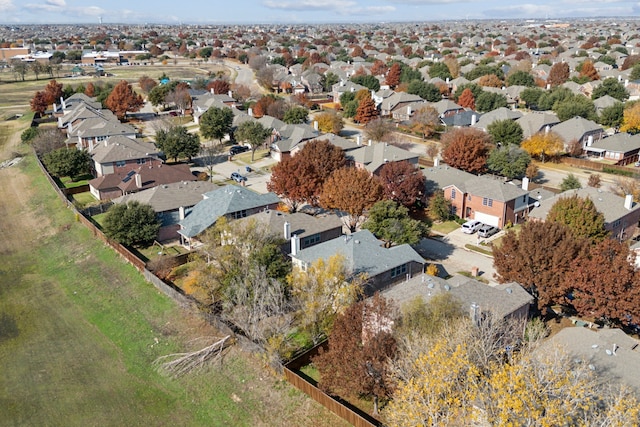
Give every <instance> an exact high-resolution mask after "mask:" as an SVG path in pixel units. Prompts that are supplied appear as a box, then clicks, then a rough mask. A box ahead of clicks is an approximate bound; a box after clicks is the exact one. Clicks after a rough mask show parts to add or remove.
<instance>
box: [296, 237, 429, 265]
mask: <svg viewBox="0 0 640 427" xmlns="http://www.w3.org/2000/svg"><path fill="white" fill-rule="evenodd" d="M335 254H341V255H342V256H344V258H345V263H346V267H347V269H348V270H349V271H350V272H351V273H352V274H359V273H366V274H367V275H368V276H369V277H374V276H377V275H378V274H380V273H383V272H385V271H388V270H390V269H392V268H394V267H397V266H400V265H403V264H406V263H407V262H410V261H414V262H417V263H420V264H424V260H423V259H422V257H421V256H420V255H419V254H418V253H417V252H416V251H415V250H414V249H413V248H412V247H411V246H409V245H407V244H404V245H398V246H393V247H391V248H385V247H384V244H383V242H381V241H380V240H378V239H376V238H375V236H374V235H373V234H372V233H371V232H370V231H369V230H360V231H357V232H355V233H353V234H351V235H345V236H344V237H339V238H337V239H332V240H329V241H326V242H324V243H319V244H317V245H314V246H311V247H309V248H305V249H302V250H300V251H299V252H298V253H297V255H295V256H293V257H294V258H296V259H299V260H300V261H302V262H305V263H307V264H311V263H313V262H315V261H316V260H318V259H324V260H327V259H329V258H330V257H331V256H333V255H335ZM413 273H418V272H413Z"/></svg>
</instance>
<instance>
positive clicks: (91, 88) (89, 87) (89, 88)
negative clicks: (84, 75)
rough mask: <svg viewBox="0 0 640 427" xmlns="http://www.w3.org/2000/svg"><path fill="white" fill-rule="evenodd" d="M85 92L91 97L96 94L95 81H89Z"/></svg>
mask: <svg viewBox="0 0 640 427" xmlns="http://www.w3.org/2000/svg"><path fill="white" fill-rule="evenodd" d="M154 83H155V82H154ZM84 94H85V95H87V96H88V97H90V98H93V97H94V96H96V87H95V86H94V85H93V83H91V82H89V83H87V86H86V87H85V88H84Z"/></svg>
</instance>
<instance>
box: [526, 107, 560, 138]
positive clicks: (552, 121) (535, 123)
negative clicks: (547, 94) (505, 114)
mask: <svg viewBox="0 0 640 427" xmlns="http://www.w3.org/2000/svg"><path fill="white" fill-rule="evenodd" d="M516 123H518V124H519V125H520V127H521V128H522V137H523V138H524V139H527V138H529V137H531V136H532V135H535V134H536V133H538V132H540V131H541V130H543V129H544V128H545V127H547V126H549V127H551V126H554V125H557V124H558V123H560V119H559V118H558V116H556V115H555V113H549V112H531V113H529V114H525V115H524V116H522V117H520V118H519V119H517V120H516Z"/></svg>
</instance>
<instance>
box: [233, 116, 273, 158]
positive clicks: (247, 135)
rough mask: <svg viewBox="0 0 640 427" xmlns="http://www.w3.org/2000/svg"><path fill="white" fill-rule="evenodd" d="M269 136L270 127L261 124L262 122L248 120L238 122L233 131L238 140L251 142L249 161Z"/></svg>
mask: <svg viewBox="0 0 640 427" xmlns="http://www.w3.org/2000/svg"><path fill="white" fill-rule="evenodd" d="M269 136H271V129H269V128H265V127H264V126H262V123H260V122H257V121H253V120H249V121H246V122H242V123H240V125H239V126H238V128H237V129H236V131H235V137H236V139H237V140H239V141H245V142H248V143H249V144H251V161H253V159H254V156H255V154H256V150H257V149H258V147H259V146H260V145H262V144H264V142H265V140H266V139H267V138H268V137H269Z"/></svg>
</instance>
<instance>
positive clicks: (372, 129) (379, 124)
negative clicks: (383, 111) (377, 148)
mask: <svg viewBox="0 0 640 427" xmlns="http://www.w3.org/2000/svg"><path fill="white" fill-rule="evenodd" d="M393 131H394V126H393V123H391V122H390V121H389V120H385V119H383V118H381V117H378V118H375V119H373V120H371V121H369V122H367V124H366V125H364V134H365V137H366V138H367V139H371V140H373V141H376V142H380V141H382V140H384V139H385V138H386V137H387V136H389V135H390V134H391V133H392V132H393Z"/></svg>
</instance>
